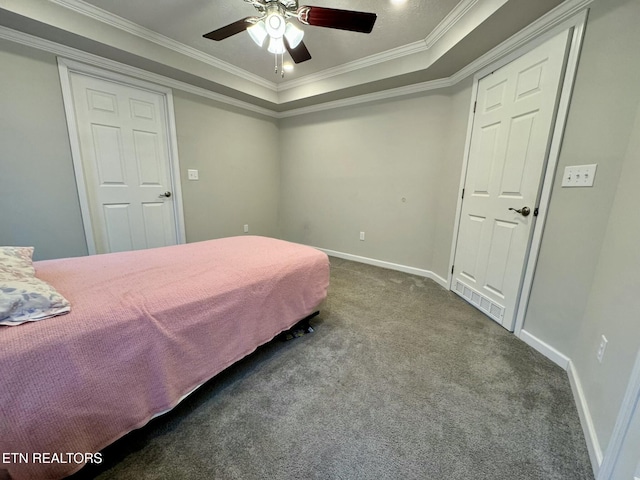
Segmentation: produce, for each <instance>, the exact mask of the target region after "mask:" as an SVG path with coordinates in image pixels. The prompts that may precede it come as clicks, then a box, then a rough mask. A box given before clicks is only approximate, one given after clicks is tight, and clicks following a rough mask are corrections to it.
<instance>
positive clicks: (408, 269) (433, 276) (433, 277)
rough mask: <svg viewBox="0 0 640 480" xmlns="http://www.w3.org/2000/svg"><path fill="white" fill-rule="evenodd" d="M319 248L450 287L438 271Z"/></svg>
mask: <svg viewBox="0 0 640 480" xmlns="http://www.w3.org/2000/svg"><path fill="white" fill-rule="evenodd" d="M314 248H317V249H318V250H320V251H322V252H324V253H326V254H327V255H329V256H330V257H338V258H343V259H344V260H351V261H353V262H359V263H366V264H367V265H373V266H375V267H382V268H387V269H389V270H397V271H399V272H404V273H409V274H411V275H418V276H420V277H426V278H430V279H431V280H433V281H434V282H436V283H438V284H440V285H441V286H443V287H444V288H446V289H447V290H448V289H449V280H447V279H444V278H442V277H441V276H440V275H438V274H437V273H434V272H432V271H431V270H423V269H420V268H415V267H409V266H407V265H399V264H397V263H391V262H385V261H383V260H376V259H375V258H368V257H361V256H359V255H352V254H350V253H343V252H336V251H335V250H328V249H326V248H319V247H314Z"/></svg>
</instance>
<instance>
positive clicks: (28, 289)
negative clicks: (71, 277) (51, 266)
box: [0, 247, 71, 325]
mask: <svg viewBox="0 0 640 480" xmlns="http://www.w3.org/2000/svg"><path fill="white" fill-rule="evenodd" d="M32 256H33V247H0V325H20V324H21V323H24V322H33V321H36V320H43V319H45V318H49V317H54V316H56V315H62V314H64V313H68V312H69V311H71V306H70V304H69V302H68V301H67V299H66V298H64V297H63V296H62V295H60V294H59V293H58V292H57V291H56V290H55V289H54V288H53V287H52V286H51V285H49V284H48V283H47V282H45V281H43V280H40V279H39V278H36V276H35V269H34V268H33V263H32Z"/></svg>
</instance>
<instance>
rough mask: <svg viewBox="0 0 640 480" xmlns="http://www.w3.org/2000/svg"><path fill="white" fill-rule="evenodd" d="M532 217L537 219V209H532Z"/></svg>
mask: <svg viewBox="0 0 640 480" xmlns="http://www.w3.org/2000/svg"><path fill="white" fill-rule="evenodd" d="M533 216H534V217H537V216H538V207H536V208H534V209H533Z"/></svg>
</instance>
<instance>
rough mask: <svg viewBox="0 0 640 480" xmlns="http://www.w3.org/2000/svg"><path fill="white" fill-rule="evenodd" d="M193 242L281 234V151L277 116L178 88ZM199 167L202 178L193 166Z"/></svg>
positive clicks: (180, 136) (185, 191)
mask: <svg viewBox="0 0 640 480" xmlns="http://www.w3.org/2000/svg"><path fill="white" fill-rule="evenodd" d="M174 106H175V112H176V129H177V134H178V149H179V152H180V171H181V178H182V198H183V201H184V215H185V224H186V234H187V241H188V242H195V241H199V240H207V239H210V238H220V237H229V236H233V235H243V234H244V233H243V226H244V225H245V224H248V225H249V234H254V235H265V236H270V237H278V236H279V231H278V227H277V224H278V221H277V209H278V190H279V187H280V159H279V157H280V151H279V148H278V126H277V124H276V122H275V121H274V120H271V119H267V118H263V117H260V116H259V115H257V114H256V115H252V114H251V113H248V112H239V111H236V110H234V109H233V107H225V106H224V105H221V104H218V103H217V102H214V101H212V100H207V99H205V98H202V97H198V96H195V95H192V94H188V93H184V92H178V91H177V92H174ZM190 168H193V169H197V170H198V171H199V178H200V180H198V181H189V180H187V170H188V169H190Z"/></svg>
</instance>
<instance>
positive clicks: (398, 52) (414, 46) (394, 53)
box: [278, 0, 479, 92]
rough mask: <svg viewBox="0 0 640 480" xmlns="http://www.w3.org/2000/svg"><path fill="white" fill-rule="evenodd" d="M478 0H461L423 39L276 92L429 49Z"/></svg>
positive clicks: (282, 85)
mask: <svg viewBox="0 0 640 480" xmlns="http://www.w3.org/2000/svg"><path fill="white" fill-rule="evenodd" d="M478 1H479V0H461V1H460V3H458V4H457V5H456V6H455V7H454V9H453V10H451V12H449V13H448V14H447V16H446V17H444V18H443V19H442V20H441V21H440V23H439V24H438V25H437V26H436V28H434V29H433V31H432V32H431V33H430V34H429V35H428V36H427V38H425V39H424V40H418V41H417V42H413V43H409V44H407V45H403V46H401V47H397V48H392V49H390V50H386V51H384V52H381V53H376V54H373V55H369V56H368V57H365V58H362V59H359V60H356V61H354V62H349V63H345V64H343V65H338V66H337V67H333V68H328V69H326V70H323V71H322V72H318V73H315V74H311V75H306V76H304V77H301V78H298V79H296V80H290V81H288V82H283V83H280V84H279V85H278V92H283V91H286V90H290V89H292V88H298V87H302V86H305V85H309V84H312V83H315V82H318V81H321V80H326V79H328V78H331V77H336V76H339V75H343V74H346V73H350V72H353V71H356V70H360V69H362V68H367V67H372V66H374V65H378V64H380V63H385V62H388V61H390V60H395V59H398V58H402V57H406V56H407V55H413V54H415V53H420V52H424V51H426V50H429V49H430V48H431V47H432V46H433V45H434V44H435V43H437V41H438V40H440V39H441V38H442V37H443V36H444V35H445V34H446V33H447V32H448V31H449V30H451V29H452V28H453V27H454V26H455V25H456V24H457V23H458V22H459V21H460V20H462V18H464V16H465V15H466V14H467V13H469V11H470V10H471V9H472V8H473V7H474V6H475V5H476V3H478Z"/></svg>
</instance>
